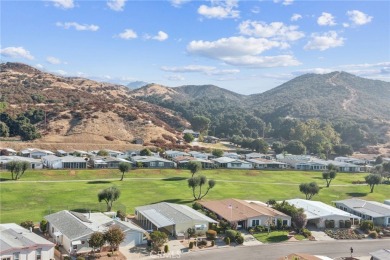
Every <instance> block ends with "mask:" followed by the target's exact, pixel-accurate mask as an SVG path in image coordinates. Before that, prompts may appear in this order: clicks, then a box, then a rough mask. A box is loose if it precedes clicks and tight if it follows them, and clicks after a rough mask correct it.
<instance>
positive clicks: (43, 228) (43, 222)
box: [39, 219, 48, 234]
mask: <svg viewBox="0 0 390 260" xmlns="http://www.w3.org/2000/svg"><path fill="white" fill-rule="evenodd" d="M47 227H48V223H47V220H46V219H42V220H41V222H40V223H39V229H40V230H41V231H42V233H43V234H46V231H47Z"/></svg>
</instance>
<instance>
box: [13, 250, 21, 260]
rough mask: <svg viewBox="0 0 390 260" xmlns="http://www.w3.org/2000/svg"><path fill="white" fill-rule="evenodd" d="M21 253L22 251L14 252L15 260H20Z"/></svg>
mask: <svg viewBox="0 0 390 260" xmlns="http://www.w3.org/2000/svg"><path fill="white" fill-rule="evenodd" d="M19 255H20V253H19V252H17V253H14V254H13V258H14V260H19Z"/></svg>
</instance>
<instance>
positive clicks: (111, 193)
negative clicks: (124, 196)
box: [98, 186, 121, 211]
mask: <svg viewBox="0 0 390 260" xmlns="http://www.w3.org/2000/svg"><path fill="white" fill-rule="evenodd" d="M120 194H121V192H120V190H119V189H118V188H117V187H115V186H112V187H110V188H107V189H104V190H102V191H100V192H99V193H98V200H99V202H102V201H105V202H106V204H107V211H111V208H112V203H113V202H114V201H116V200H117V199H119V196H120Z"/></svg>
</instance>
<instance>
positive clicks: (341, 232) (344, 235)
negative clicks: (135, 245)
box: [325, 228, 364, 239]
mask: <svg viewBox="0 0 390 260" xmlns="http://www.w3.org/2000/svg"><path fill="white" fill-rule="evenodd" d="M325 234H327V235H328V236H329V237H331V238H334V239H362V238H364V235H362V234H357V233H356V232H355V231H354V230H353V229H350V228H341V229H325Z"/></svg>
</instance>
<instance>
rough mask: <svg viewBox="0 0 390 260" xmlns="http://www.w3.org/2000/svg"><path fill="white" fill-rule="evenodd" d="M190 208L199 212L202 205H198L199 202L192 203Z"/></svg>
mask: <svg viewBox="0 0 390 260" xmlns="http://www.w3.org/2000/svg"><path fill="white" fill-rule="evenodd" d="M192 208H193V209H194V210H200V209H202V205H200V203H199V202H194V203H193V204H192Z"/></svg>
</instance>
